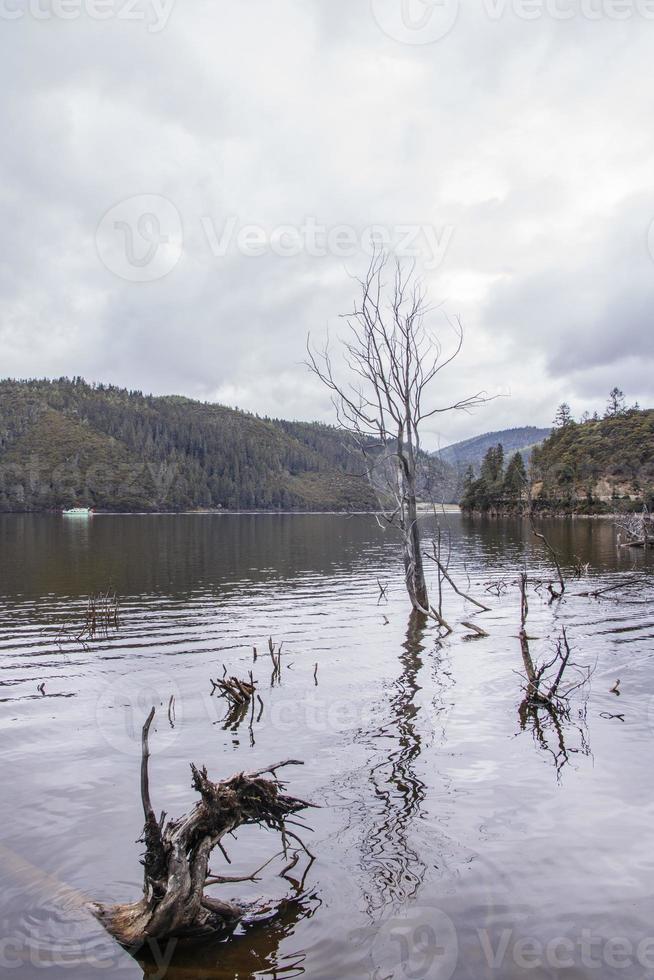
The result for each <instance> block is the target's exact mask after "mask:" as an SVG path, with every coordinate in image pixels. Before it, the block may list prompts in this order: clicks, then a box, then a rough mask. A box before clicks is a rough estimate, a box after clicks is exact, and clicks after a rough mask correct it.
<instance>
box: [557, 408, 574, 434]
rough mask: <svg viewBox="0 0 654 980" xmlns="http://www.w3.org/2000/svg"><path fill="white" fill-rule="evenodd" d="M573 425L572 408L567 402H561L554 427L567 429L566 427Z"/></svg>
mask: <svg viewBox="0 0 654 980" xmlns="http://www.w3.org/2000/svg"><path fill="white" fill-rule="evenodd" d="M573 423H574V419H573V418H572V412H571V411H570V406H569V405H568V403H567V402H561V404H560V405H559V407H558V408H557V410H556V415H555V416H554V427H555V428H556V429H565V427H566V426H568V425H573Z"/></svg>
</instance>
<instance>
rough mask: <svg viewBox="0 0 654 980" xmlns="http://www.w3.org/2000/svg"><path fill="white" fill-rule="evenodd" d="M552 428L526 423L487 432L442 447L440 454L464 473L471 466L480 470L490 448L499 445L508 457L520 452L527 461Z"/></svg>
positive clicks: (475, 469)
mask: <svg viewBox="0 0 654 980" xmlns="http://www.w3.org/2000/svg"><path fill="white" fill-rule="evenodd" d="M551 431H552V430H551V429H538V428H536V426H535V425H525V426H522V427H521V428H517V429H502V430H501V431H499V432H486V433H484V435H481V436H474V437H473V438H472V439H465V440H464V441H463V442H455V443H454V444H453V445H451V446H446V447H445V449H441V450H440V452H439V454H438V455H439V456H440V458H441V459H443V460H445V462H446V463H449V464H450V465H452V466H456V467H457V468H458V469H459V471H460V472H461V473H463V472H464V471H465V470H467V468H468V467H469V466H471V467H472V469H473V470H474V472H475V473H478V472H479V469H480V467H481V463H482V460H483V459H484V456H485V455H486V453H487V452H488V450H489V449H493V448H494V447H495V446H497V445H501V446H503V448H504V453H505V454H506V456H507V457H508V456H509V455H510V454H513V453H516V452H519V453H521V454H522V457H523V459H524V461H525V462H528V460H529V456H530V454H531V452H532V451H533V448H534V446H536V445H538V444H539V443H541V442H542V441H543V439H546V438H547V437H548V436H549V434H550V432H551Z"/></svg>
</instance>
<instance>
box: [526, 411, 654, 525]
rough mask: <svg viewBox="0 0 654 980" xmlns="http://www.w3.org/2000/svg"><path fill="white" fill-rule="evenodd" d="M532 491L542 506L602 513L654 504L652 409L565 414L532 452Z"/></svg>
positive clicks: (653, 424) (535, 500) (536, 501)
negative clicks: (585, 417) (582, 417)
mask: <svg viewBox="0 0 654 980" xmlns="http://www.w3.org/2000/svg"><path fill="white" fill-rule="evenodd" d="M531 467H532V474H531V476H532V495H533V498H534V502H535V504H536V505H537V506H539V507H542V508H547V509H554V510H564V511H574V512H589V513H601V512H603V511H609V510H610V511H614V510H624V509H627V510H629V509H633V508H639V507H642V505H643V504H644V503H645V504H647V505H648V506H650V507H651V506H652V505H654V409H647V410H644V411H643V410H639V409H637V408H633V409H621V410H619V411H617V412H615V413H614V414H612V415H609V416H607V417H605V418H603V419H591V420H589V421H586V422H574V421H573V420H572V419H568V420H566V422H565V424H563V425H561V426H559V427H558V428H556V429H555V430H554V431H553V433H552V435H551V436H550V438H549V439H547V440H546V441H545V442H544V443H543V444H542V446H539V447H538V448H536V449H535V450H534V452H533V454H532V458H531Z"/></svg>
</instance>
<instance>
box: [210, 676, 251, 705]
mask: <svg viewBox="0 0 654 980" xmlns="http://www.w3.org/2000/svg"><path fill="white" fill-rule="evenodd" d="M211 683H212V685H213V688H212V691H211V693H212V694H214V693H215V692H216V691H218V692H219V694H218V696H219V697H221V698H225V699H226V700H227V701H228V702H229V704H230V706H231V707H232V708H234V707H242V706H244V705H245V706H247V705H248V704H249V703H250V700H251V699H252V697H253V696H254V693H255V691H256V686H257V685H256V682H255V681H254V680H253V679H252V674H250V680H249V681H242V680H239V678H238V677H227V676H225V677H223V678H222V680H219V681H211Z"/></svg>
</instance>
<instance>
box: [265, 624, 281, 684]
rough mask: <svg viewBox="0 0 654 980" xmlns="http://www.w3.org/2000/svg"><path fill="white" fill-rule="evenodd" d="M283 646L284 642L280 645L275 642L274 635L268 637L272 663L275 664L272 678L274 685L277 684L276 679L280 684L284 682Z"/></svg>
mask: <svg viewBox="0 0 654 980" xmlns="http://www.w3.org/2000/svg"><path fill="white" fill-rule="evenodd" d="M283 646H284V644H283V643H280V644H279V646H278V647H277V646H275V644H274V643H273V638H272V636H269V637H268V652H269V653H270V659H271V660H272V665H273V672H272V678H271V682H270V683H271V686H272V687H274V686H275V681H277V683H278V684H281V682H282V647H283Z"/></svg>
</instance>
